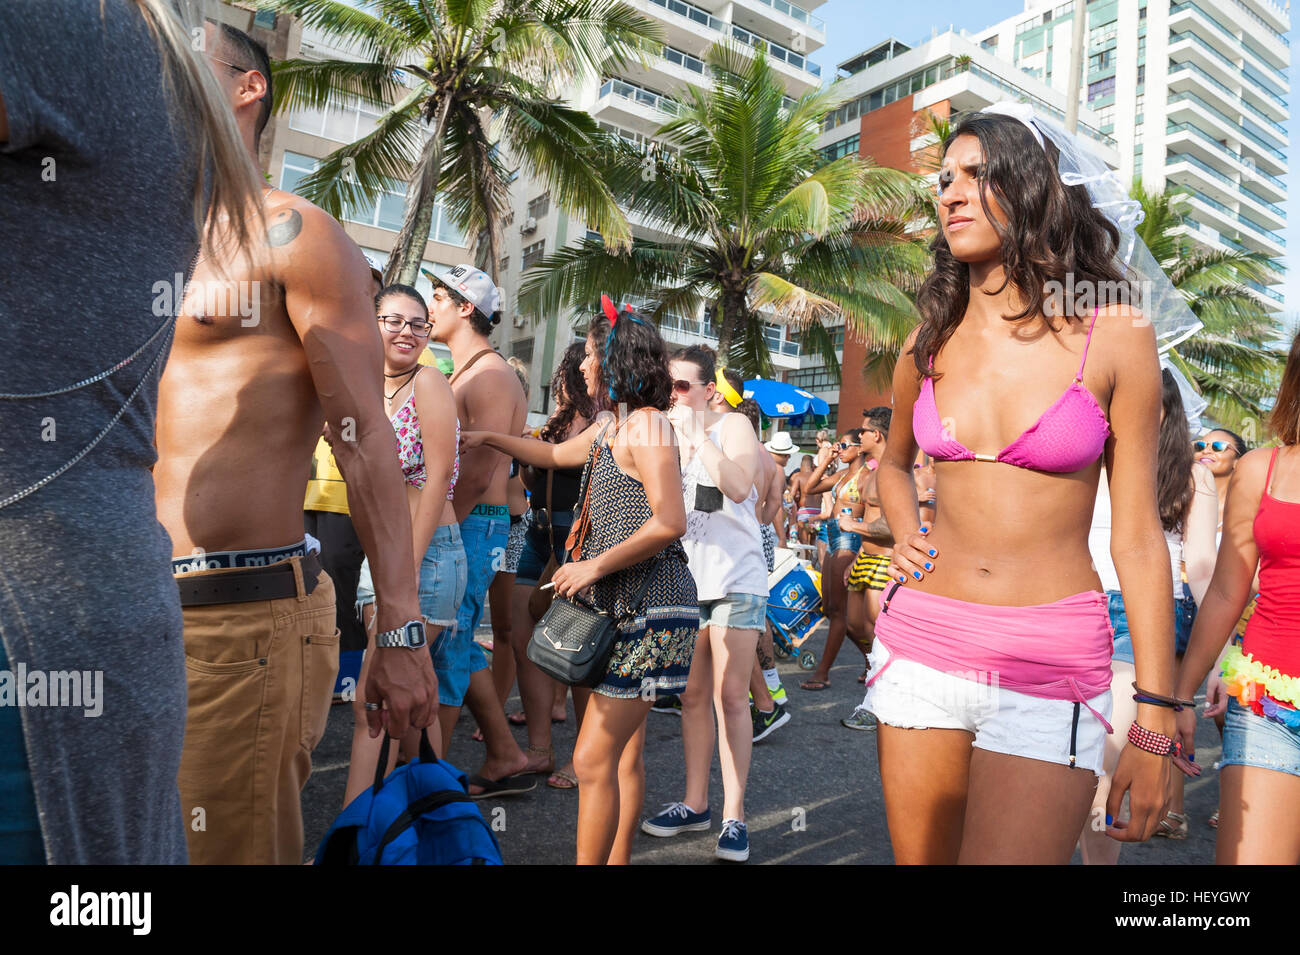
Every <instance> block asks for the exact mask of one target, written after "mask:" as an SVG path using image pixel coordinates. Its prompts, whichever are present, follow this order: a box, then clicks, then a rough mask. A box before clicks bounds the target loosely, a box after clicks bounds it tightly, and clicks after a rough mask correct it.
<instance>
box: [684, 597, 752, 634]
mask: <svg viewBox="0 0 1300 955" xmlns="http://www.w3.org/2000/svg"><path fill="white" fill-rule="evenodd" d="M766 614H767V597H766V596H759V595H758V594H727V596H725V597H723V598H721V599H719V600H701V601H700V629H701V630H703V629H704V628H706V627H709V626H714V627H730V628H731V629H732V630H762V629H763V619H764V616H765V615H766Z"/></svg>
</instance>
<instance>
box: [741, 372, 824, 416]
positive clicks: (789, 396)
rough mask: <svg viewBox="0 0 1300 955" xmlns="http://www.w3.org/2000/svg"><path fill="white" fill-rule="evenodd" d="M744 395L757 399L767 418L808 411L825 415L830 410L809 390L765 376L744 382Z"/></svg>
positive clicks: (804, 413)
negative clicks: (770, 379)
mask: <svg viewBox="0 0 1300 955" xmlns="http://www.w3.org/2000/svg"><path fill="white" fill-rule="evenodd" d="M745 397H746V398H753V399H754V400H755V401H757V402H758V407H759V409H760V410H761V411H762V412H763V414H765V415H766V416H767V417H769V418H802V417H803V416H804V415H806V414H807V413H808V412H810V411H811V412H812V413H813V414H815V415H827V414H830V410H831V406H830V405H828V404H827V403H826V402H825V401H823V400H822V399H821V398H818V397H817V396H816V395H814V394H813V393H812V392H811V391H804V390H803V389H802V388H796V387H795V386H794V385H790V384H787V383H786V382H784V381H769V380H768V379H766V378H754V379H752V380H751V381H747V382H745Z"/></svg>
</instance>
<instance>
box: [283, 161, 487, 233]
mask: <svg viewBox="0 0 1300 955" xmlns="http://www.w3.org/2000/svg"><path fill="white" fill-rule="evenodd" d="M318 163H319V160H318V159H316V158H314V157H312V156H304V155H302V154H301V153H294V152H288V151H286V152H285V154H284V166H283V167H282V168H281V170H280V188H281V189H283V190H284V191H285V192H296V191H297V189H298V183H299V182H300V181H301V180H302V178H303V177H304V176H306V175H307V174H308V173H309V172H312V171H313V170H314V169H315V168H316V166H317V164H318ZM405 209H406V186H405V185H404V184H403V183H400V182H397V181H396V180H390V181H389V183H388V188H387V189H385V190H384V191H383V192H381V193H380V194H379V195H378V197H376V201H375V202H373V203H370V204H369V205H367V206H365V207H364V208H353V209H349V210H347V211H346V212H345V213H344V215H343V218H344V219H346V220H347V221H348V222H358V223H361V224H362V225H370V226H375V227H377V228H380V229H387V230H389V231H391V232H398V231H400V230H401V228H402V216H403V213H404V212H405ZM429 238H430V239H432V240H433V241H435V242H445V243H446V244H448V245H459V246H464V245H465V236H464V234H463V233H462V232H461V231H460V229H458V228H457V227H456V224H455V223H454V222H452V221H451V218H450V216H449V214H448V212H447V209H446V207H445V206H444V204H443V200H442V199H439V200H438V202H437V204H436V205H435V206H434V207H433V222H432V223H431V224H430V226H429Z"/></svg>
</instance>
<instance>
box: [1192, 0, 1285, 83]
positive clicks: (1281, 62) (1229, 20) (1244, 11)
mask: <svg viewBox="0 0 1300 955" xmlns="http://www.w3.org/2000/svg"><path fill="white" fill-rule="evenodd" d="M1197 2H1198V3H1199V4H1200V5H1201V6H1202V7H1203V8H1204V10H1205V12H1206V13H1207V14H1209V15H1210V16H1212V17H1214V19H1215V20H1217V21H1218V22H1219V23H1224V24H1234V25H1236V26H1239V27H1241V30H1242V33H1243V35H1244V37H1245V38H1246V39H1247V41H1248V42H1249V43H1250V44H1251V45H1252V46H1253V47H1254V48H1255V49H1256V50H1262V51H1264V53H1265V54H1266V55H1267V56H1268V57H1269V59H1270V61H1271V62H1275V63H1276V65H1278V66H1281V67H1282V68H1283V69H1285V68H1286V64H1287V63H1288V62H1289V60H1290V53H1291V41H1290V40H1288V39H1287V37H1286V29H1282V30H1278V29H1276V28H1275V27H1274V26H1273V24H1272V23H1270V22H1269V21H1268V19H1267V18H1265V17H1263V16H1261V15H1260V14H1259V13H1258V12H1256V11H1255V10H1254V9H1253V8H1252V7H1251V6H1250V4H1248V3H1246V2H1244V0H1197Z"/></svg>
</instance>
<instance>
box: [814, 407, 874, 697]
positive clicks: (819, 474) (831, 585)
mask: <svg viewBox="0 0 1300 955" xmlns="http://www.w3.org/2000/svg"><path fill="white" fill-rule="evenodd" d="M864 433H865V432H864V431H863V429H861V428H854V429H853V430H852V431H849V432H846V433H845V435H844V436H843V437H842V438H841V439H840V442H839V444H836V445H833V446H832V447H833V448H834V451H835V453H834V455H832V456H831V457H829V458H827V459H826V460H825V461H823V462H822V463H821V464H819V465H818V466H817V467H816V468H814V469H813V473H812V476H811V477H810V478H809V479H808V484H809V485H811V490H812V493H814V494H818V493H820V494H825V495H826V497H825V499H824V501H823V513H825V512H826V509H827V506H828V505H829V510H830V516H829V517H827V518H826V520H825V521H824V522H823V527H824V529H825V531H826V537H827V540H828V542H829V543H828V546H827V548H826V559H825V560H824V561H822V613H824V614H825V615H826V623H827V628H828V629H827V632H826V649H825V651H824V652H823V653H822V655H821V658H820V660H818V662H817V671H816V672H815V673H814V674H813V675H812V676H811V677H809V678H808V679H807V680H805V681H804V682H802V683H800V684H799V687H800V689H804V690H813V691H821V690H825V689H828V688H829V687H830V685H831V682H830V680H831V667H832V666H833V665H834V664H835V658H836V657H837V656H839V652H840V647H842V646H843V645H844V636H845V634H846V633H847V632H848V618H847V610H848V587H847V586H846V583H845V579H844V578H845V574H846V572H847V571H848V569H849V568H850V567H851V566H853V561H854V560H856V559H857V556H858V550H859V549H860V548H861V547H862V535H861V534H858V533H856V532H854V531H846V530H845V529H844V528H842V527H841V526H840V518H843V519H844V520H845V521H846V522H855V521H859V520H861V519H862V515H863V513H864V512H865V510H866V493H865V492H866V484H867V476H868V474H869V473H870V472H869V471H867V470H866V467H867V455H866V454H865V453H864V451H863V447H862V436H863V434H864ZM883 443H884V442H883V441H882V442H881V444H882V445H883ZM833 461H838V462H839V463H840V464H841V465H843V466H844V467H843V469H842V470H840V471H839V472H837V473H836V474H831V475H827V474H826V473H825V471H826V468H827V466H828V465H829V464H830V463H831V462H833ZM854 644H855V645H856V646H857V648H858V649H859V650H861V651H862V656H863V663H864V665H865V662H866V656H867V653H868V652H869V650H870V647H869V645H863V644H862V643H859V642H858V639H857V638H856V637H854Z"/></svg>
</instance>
